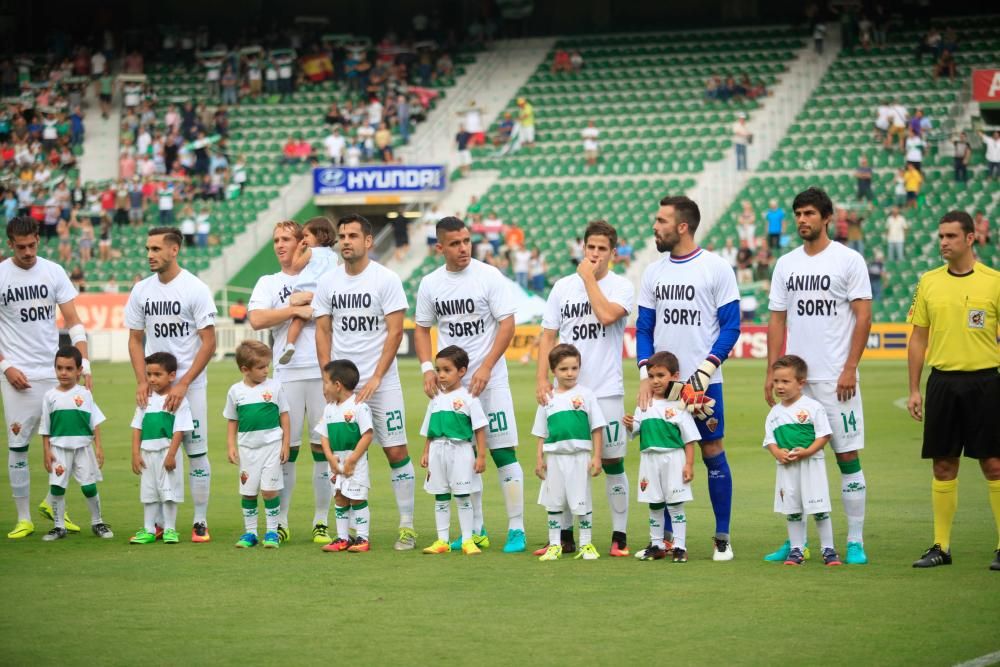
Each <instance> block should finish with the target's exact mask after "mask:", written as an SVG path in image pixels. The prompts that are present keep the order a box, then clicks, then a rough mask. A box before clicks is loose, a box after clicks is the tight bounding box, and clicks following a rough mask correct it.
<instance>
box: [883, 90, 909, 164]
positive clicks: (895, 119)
mask: <svg viewBox="0 0 1000 667" xmlns="http://www.w3.org/2000/svg"><path fill="white" fill-rule="evenodd" d="M909 118H910V115H909V113H907V111H906V107H904V106H903V105H902V104H900V103H899V102H898V101H895V100H894V101H893V102H892V104H890V105H889V133H888V134H886V136H885V144H884V145H885V148H886V149H891V148H892V142H893V139H894V138H895V137H899V150H900V152H902V151H903V150H904V149H905V144H906V124H907V121H908V120H909Z"/></svg>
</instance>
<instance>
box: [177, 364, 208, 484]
mask: <svg viewBox="0 0 1000 667" xmlns="http://www.w3.org/2000/svg"><path fill="white" fill-rule="evenodd" d="M187 400H188V404H189V405H190V406H191V419H192V420H193V421H194V430H193V431H191V432H189V433H185V434H184V441H183V443H182V444H183V446H184V453H185V454H187V455H188V458H191V457H192V456H200V455H202V454H207V453H208V385H207V384H203V385H201V386H200V387H190V388H188V392H187ZM178 502H179V501H178Z"/></svg>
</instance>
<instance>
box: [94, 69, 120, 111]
mask: <svg viewBox="0 0 1000 667" xmlns="http://www.w3.org/2000/svg"><path fill="white" fill-rule="evenodd" d="M95 55H96V54H95ZM97 90H98V100H99V103H100V105H101V117H102V118H103V119H104V120H107V119H108V117H109V116H110V114H111V99H112V96H113V95H114V92H115V79H114V77H113V76H111V73H110V72H107V71H105V72H104V73H103V74H102V75H101V76H100V77H99V78H98V80H97Z"/></svg>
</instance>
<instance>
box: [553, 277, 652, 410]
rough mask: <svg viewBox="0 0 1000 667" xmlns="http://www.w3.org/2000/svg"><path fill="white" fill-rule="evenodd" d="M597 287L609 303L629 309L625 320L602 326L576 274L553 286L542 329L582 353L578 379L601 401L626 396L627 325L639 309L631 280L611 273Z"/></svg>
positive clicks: (581, 281)
mask: <svg viewBox="0 0 1000 667" xmlns="http://www.w3.org/2000/svg"><path fill="white" fill-rule="evenodd" d="M597 286H598V288H599V289H600V290H601V293H603V294H604V296H605V297H607V299H608V301H610V302H611V303H613V304H617V305H619V306H621V307H622V308H624V309H625V315H624V316H623V317H622V318H621V319H619V320H617V321H616V322H615V323H614V324H610V325H608V326H604V325H603V324H601V323H600V322H598V321H597V316H596V315H594V312H593V309H592V308H591V305H590V299H589V298H588V297H587V289H586V288H585V287H584V285H583V278H581V277H580V276H578V275H576V274H573V275H571V276H566V277H565V278H560V279H559V280H557V281H556V284H555V285H553V286H552V291H551V292H549V298H548V301H546V302H545V312H544V314H543V315H542V328H543V329H551V330H553V331H557V332H558V333H559V342H560V343H570V344H571V345H575V346H576V349H578V350H580V356H581V358H582V361H581V364H580V376H579V377H578V378H577V379H578V381H579V382H580V384H582V385H584V386H587V387H594V393H595V394H596V395H597V396H599V397H601V398H604V397H606V396H622V395H624V394H625V384H624V381H623V378H622V344H623V341H624V338H625V321H626V320H627V319H628V315H629V314H630V313H631V312H632V310H633V308H634V307H635V288H634V287H632V282H631V281H630V280H628V279H627V278H623V277H622V276H619V275H618V274H616V273H613V272H611V271H609V272H608V275H606V276H604V278H602V279H601V280H600V281H599V282H598V283H597ZM542 363H546V360H544V359H543V360H542Z"/></svg>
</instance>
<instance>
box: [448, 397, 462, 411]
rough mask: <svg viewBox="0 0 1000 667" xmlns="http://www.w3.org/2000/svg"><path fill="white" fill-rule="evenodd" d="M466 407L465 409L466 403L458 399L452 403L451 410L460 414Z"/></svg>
mask: <svg viewBox="0 0 1000 667" xmlns="http://www.w3.org/2000/svg"><path fill="white" fill-rule="evenodd" d="M464 407H465V401H463V400H462V399H460V398H456V399H455V400H454V401H452V402H451V409H452V410H454V411H455V412H458V411H459V410H461V409H462V408H464Z"/></svg>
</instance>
